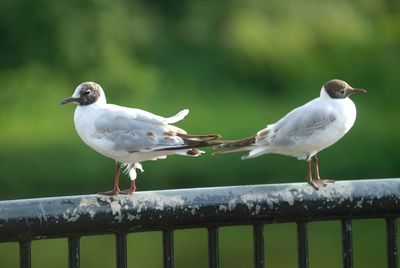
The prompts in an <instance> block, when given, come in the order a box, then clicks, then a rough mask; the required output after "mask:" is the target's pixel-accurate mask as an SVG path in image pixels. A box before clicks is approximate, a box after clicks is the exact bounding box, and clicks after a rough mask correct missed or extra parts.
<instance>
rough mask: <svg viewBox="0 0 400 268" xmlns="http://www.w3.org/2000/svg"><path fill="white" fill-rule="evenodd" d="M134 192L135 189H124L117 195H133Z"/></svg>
mask: <svg viewBox="0 0 400 268" xmlns="http://www.w3.org/2000/svg"><path fill="white" fill-rule="evenodd" d="M135 191H136V189H131V188H129V189H126V190H121V191H120V192H119V193H120V194H133V193H134V192H135Z"/></svg>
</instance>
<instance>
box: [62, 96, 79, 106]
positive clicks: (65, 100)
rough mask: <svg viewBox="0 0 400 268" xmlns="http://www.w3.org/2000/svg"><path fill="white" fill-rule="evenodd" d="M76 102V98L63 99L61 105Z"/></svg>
mask: <svg viewBox="0 0 400 268" xmlns="http://www.w3.org/2000/svg"><path fill="white" fill-rule="evenodd" d="M74 101H76V99H75V98H73V97H68V98H66V99H63V100H62V101H60V105H64V104H68V103H71V102H74Z"/></svg>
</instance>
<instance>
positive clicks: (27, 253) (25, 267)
mask: <svg viewBox="0 0 400 268" xmlns="http://www.w3.org/2000/svg"><path fill="white" fill-rule="evenodd" d="M19 267H20V268H31V241H21V242H19Z"/></svg>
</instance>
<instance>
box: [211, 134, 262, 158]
mask: <svg viewBox="0 0 400 268" xmlns="http://www.w3.org/2000/svg"><path fill="white" fill-rule="evenodd" d="M255 141H256V136H251V137H248V138H244V139H241V140H237V141H222V142H221V144H220V145H218V146H215V147H214V149H215V153H214V154H224V153H232V152H239V151H246V150H251V148H252V147H253V146H254V145H255Z"/></svg>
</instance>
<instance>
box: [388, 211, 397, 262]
mask: <svg viewBox="0 0 400 268" xmlns="http://www.w3.org/2000/svg"><path fill="white" fill-rule="evenodd" d="M386 239H387V246H386V254H387V267H388V268H397V267H398V256H397V254H398V251H397V225H396V218H387V219H386Z"/></svg>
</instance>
